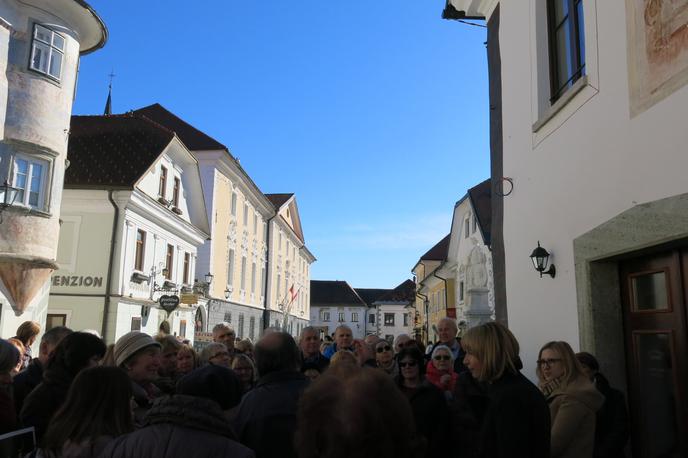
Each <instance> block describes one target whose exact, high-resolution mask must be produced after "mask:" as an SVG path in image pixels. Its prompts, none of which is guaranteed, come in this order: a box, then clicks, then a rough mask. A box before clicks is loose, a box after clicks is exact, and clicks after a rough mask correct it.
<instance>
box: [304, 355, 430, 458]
mask: <svg viewBox="0 0 688 458" xmlns="http://www.w3.org/2000/svg"><path fill="white" fill-rule="evenodd" d="M333 412H336V414H335V415H333V414H332V413H333ZM297 415H298V417H297V425H298V429H297V431H296V435H295V442H296V449H297V450H298V456H299V458H348V457H352V456H355V457H357V458H416V457H419V456H423V452H424V450H423V449H424V447H423V440H422V439H421V438H420V437H419V436H418V434H417V432H416V428H415V423H414V420H413V414H412V412H411V407H410V404H409V403H408V401H407V400H406V399H405V398H404V395H403V394H402V393H401V391H399V390H398V389H396V388H395V387H394V382H392V379H391V378H390V377H389V376H388V375H387V374H385V373H384V372H382V371H380V370H377V369H373V368H367V367H364V368H358V367H356V368H353V369H351V368H348V367H347V368H346V370H338V369H336V368H331V369H328V370H327V371H326V372H325V373H324V374H323V375H322V376H320V377H318V379H316V381H315V382H313V384H311V386H310V387H309V388H307V389H306V391H305V392H304V394H303V397H302V398H301V401H300V403H299V410H298V414H297ZM323 419H327V421H323Z"/></svg>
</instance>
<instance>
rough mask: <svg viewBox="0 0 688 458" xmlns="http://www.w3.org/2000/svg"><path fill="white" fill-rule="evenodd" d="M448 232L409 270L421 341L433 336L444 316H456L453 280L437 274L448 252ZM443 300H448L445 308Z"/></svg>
mask: <svg viewBox="0 0 688 458" xmlns="http://www.w3.org/2000/svg"><path fill="white" fill-rule="evenodd" d="M450 237H451V234H448V235H447V236H446V237H444V238H443V239H442V240H440V241H439V242H437V244H435V246H433V247H432V248H430V249H429V250H428V251H427V252H426V253H425V254H423V256H421V257H420V259H419V260H418V262H417V263H416V265H415V266H414V267H413V269H412V272H413V275H414V276H415V278H416V292H417V295H416V310H418V311H420V314H419V316H420V320H419V321H420V329H418V331H420V338H421V339H422V341H423V342H424V343H427V341H428V340H432V341H433V342H434V341H436V340H437V337H438V332H437V323H438V322H439V321H440V320H441V319H442V318H445V317H447V316H449V317H451V318H456V308H455V307H454V305H453V304H455V300H454V291H455V287H454V281H455V279H454V278H452V277H442V276H440V275H439V274H438V272H439V270H438V269H440V267H441V266H442V265H443V264H444V263H445V262H446V260H447V255H448V253H449V240H450ZM447 304H451V306H450V307H449V308H448V305H447Z"/></svg>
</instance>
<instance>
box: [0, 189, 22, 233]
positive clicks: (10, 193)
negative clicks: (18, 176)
mask: <svg viewBox="0 0 688 458" xmlns="http://www.w3.org/2000/svg"><path fill="white" fill-rule="evenodd" d="M18 193H19V189H17V188H14V187H12V186H10V184H9V183H8V182H7V180H5V183H4V184H3V185H2V186H0V223H2V212H4V211H5V209H6V208H7V207H10V206H12V205H13V204H14V201H15V199H16V198H17V194H18Z"/></svg>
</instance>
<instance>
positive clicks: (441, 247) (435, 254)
mask: <svg viewBox="0 0 688 458" xmlns="http://www.w3.org/2000/svg"><path fill="white" fill-rule="evenodd" d="M450 236H451V234H447V236H446V237H444V238H443V239H442V240H440V241H439V242H437V244H436V245H435V246H434V247H432V248H430V249H429V250H428V251H427V252H426V253H425V254H424V255H423V256H421V257H420V260H421V261H444V260H446V259H447V254H448V253H449V238H450Z"/></svg>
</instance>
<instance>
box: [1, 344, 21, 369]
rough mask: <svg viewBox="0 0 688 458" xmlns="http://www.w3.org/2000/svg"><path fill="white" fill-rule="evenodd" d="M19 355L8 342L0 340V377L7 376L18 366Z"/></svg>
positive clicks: (15, 348)
mask: <svg viewBox="0 0 688 458" xmlns="http://www.w3.org/2000/svg"><path fill="white" fill-rule="evenodd" d="M20 356H21V354H20V353H19V350H18V349H17V347H15V346H14V344H13V343H12V342H10V341H8V340H5V339H0V375H2V374H9V373H10V371H11V370H12V369H14V368H15V367H17V364H19V358H20Z"/></svg>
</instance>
